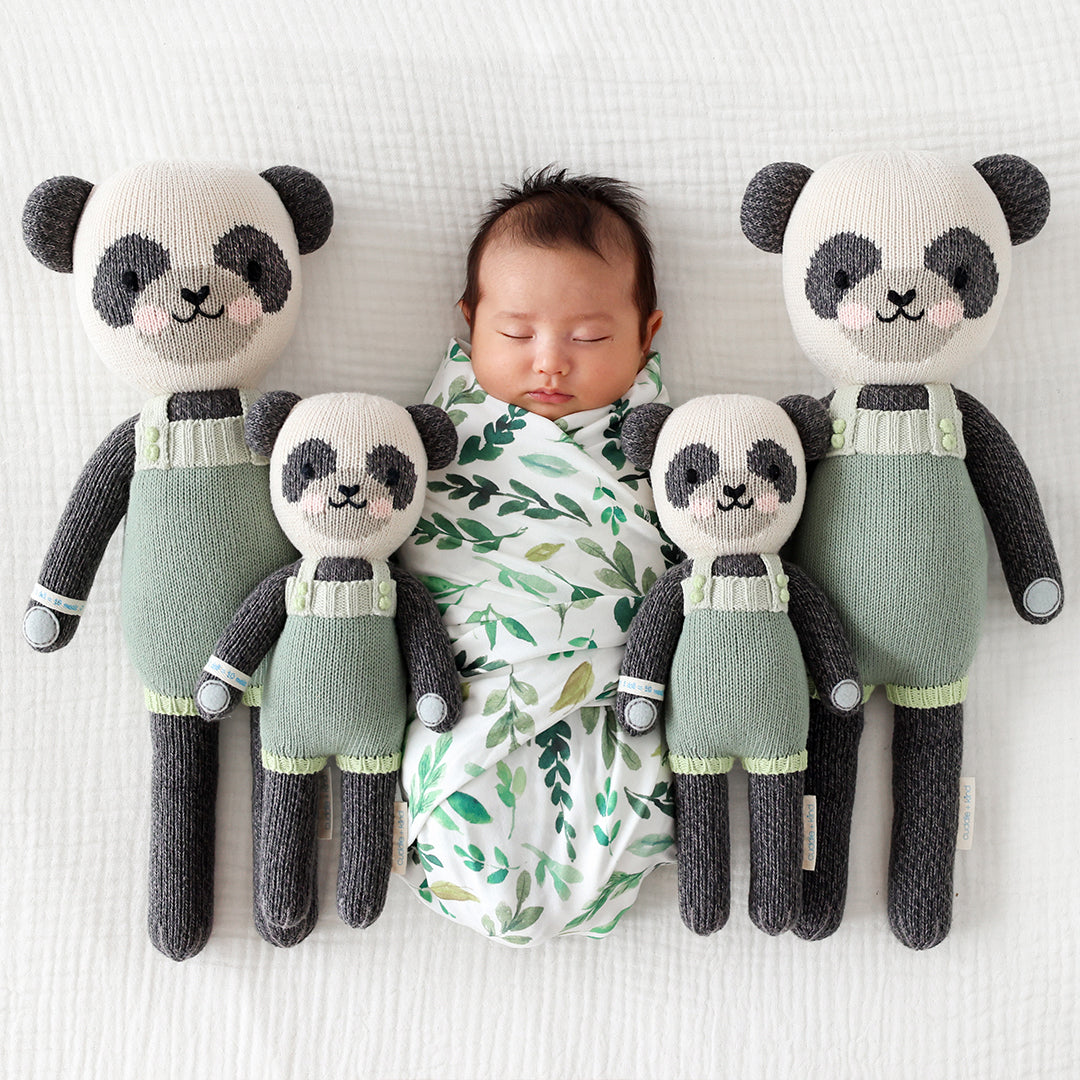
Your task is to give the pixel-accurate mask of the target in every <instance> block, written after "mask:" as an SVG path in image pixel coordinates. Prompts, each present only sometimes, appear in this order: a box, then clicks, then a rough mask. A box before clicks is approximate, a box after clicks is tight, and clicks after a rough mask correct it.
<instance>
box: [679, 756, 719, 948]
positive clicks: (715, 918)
mask: <svg viewBox="0 0 1080 1080" xmlns="http://www.w3.org/2000/svg"><path fill="white" fill-rule="evenodd" d="M674 787H675V840H676V843H677V844H678V848H679V914H680V915H682V921H683V922H684V923H686V925H687V926H688V927H689V928H690V929H691V930H693V931H694V933H695V934H702V935H704V934H711V933H713V931H714V930H719V929H720V928H721V927H722V926H723V925H724V923H726V922H727V920H728V914H729V913H730V911H731V873H730V861H731V852H730V841H729V838H728V783H727V776H726V774H724V773H717V774H715V775H711V776H694V775H691V774H689V773H676V774H675V777H674Z"/></svg>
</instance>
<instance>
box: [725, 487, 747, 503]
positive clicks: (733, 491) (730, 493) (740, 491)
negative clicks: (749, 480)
mask: <svg viewBox="0 0 1080 1080" xmlns="http://www.w3.org/2000/svg"><path fill="white" fill-rule="evenodd" d="M724 494H725V495H726V496H727V497H728V498H729V499H741V498H742V497H743V495H745V494H746V485H745V484H740V485H739V486H738V487H737V488H733V487H728V486H727V484H725V485H724Z"/></svg>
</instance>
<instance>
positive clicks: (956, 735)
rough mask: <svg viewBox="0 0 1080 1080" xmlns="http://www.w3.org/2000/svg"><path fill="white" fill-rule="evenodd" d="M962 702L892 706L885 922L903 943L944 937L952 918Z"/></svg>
mask: <svg viewBox="0 0 1080 1080" xmlns="http://www.w3.org/2000/svg"><path fill="white" fill-rule="evenodd" d="M963 744H964V738H963V706H961V705H946V706H942V707H941V708H937V709H909V708H905V707H903V706H900V705H897V706H896V722H895V724H894V727H893V826H892V851H891V853H890V856H889V923H890V925H891V926H892V929H893V933H894V934H895V935H896V936H897V937H898V938H899V939H900V940H901V941H902V942H903V943H904V944H905V945H907V946H908V947H909V948H912V949H929V948H931V947H932V946H934V945H937V944H939V943H940V942H942V941H944V939H945V936H946V934H948V932H949V925H950V923H951V922H952V901H953V862H954V859H955V854H956V830H957V822H958V817H959V813H960V769H961V764H962V761H961V759H962V757H963Z"/></svg>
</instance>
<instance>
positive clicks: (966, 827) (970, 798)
mask: <svg viewBox="0 0 1080 1080" xmlns="http://www.w3.org/2000/svg"><path fill="white" fill-rule="evenodd" d="M974 838H975V777H974V776H961V777H960V822H959V828H958V829H957V832H956V849H957V851H970V850H971V844H972V841H973V840H974Z"/></svg>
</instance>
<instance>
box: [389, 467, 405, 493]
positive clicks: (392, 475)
mask: <svg viewBox="0 0 1080 1080" xmlns="http://www.w3.org/2000/svg"><path fill="white" fill-rule="evenodd" d="M400 479H401V470H400V469H395V468H390V469H388V470H387V472H386V486H387V487H390V488H392V487H397V485H398V481H399V480H400Z"/></svg>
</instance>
